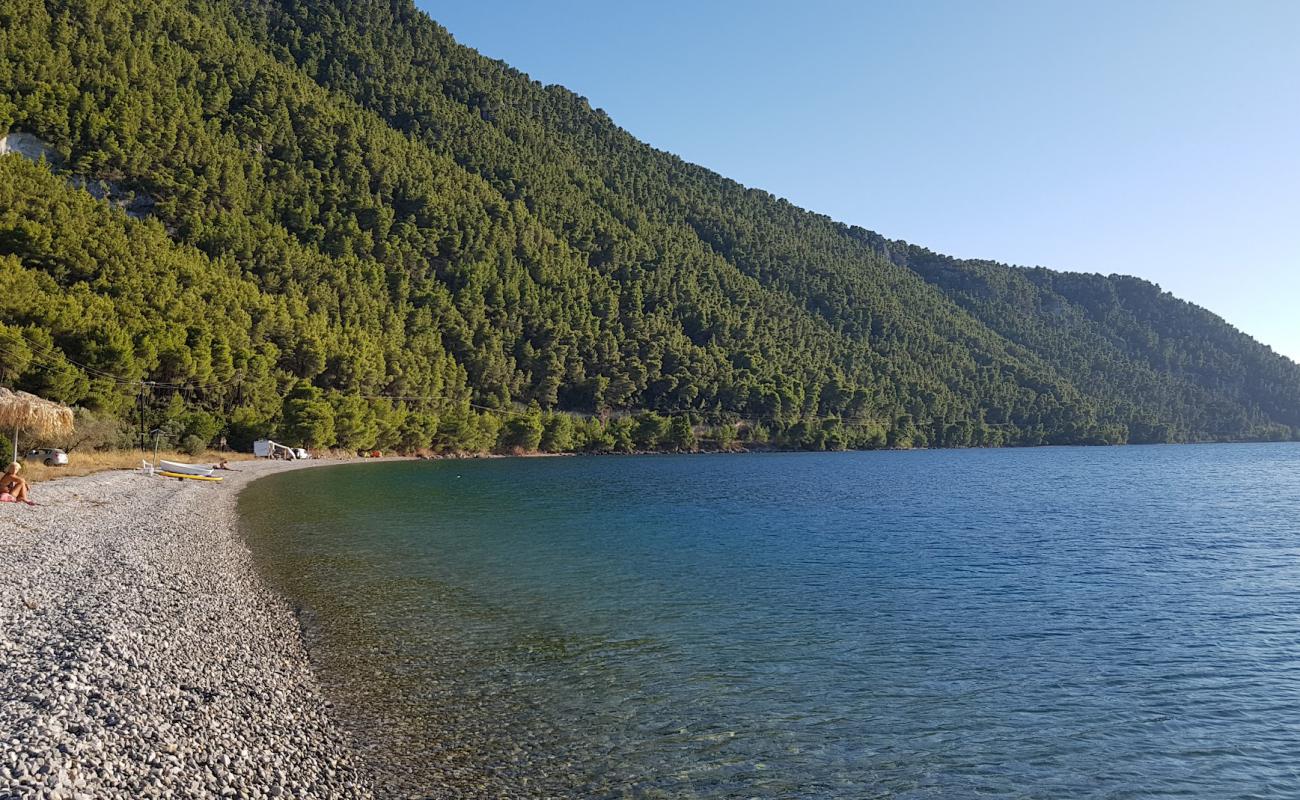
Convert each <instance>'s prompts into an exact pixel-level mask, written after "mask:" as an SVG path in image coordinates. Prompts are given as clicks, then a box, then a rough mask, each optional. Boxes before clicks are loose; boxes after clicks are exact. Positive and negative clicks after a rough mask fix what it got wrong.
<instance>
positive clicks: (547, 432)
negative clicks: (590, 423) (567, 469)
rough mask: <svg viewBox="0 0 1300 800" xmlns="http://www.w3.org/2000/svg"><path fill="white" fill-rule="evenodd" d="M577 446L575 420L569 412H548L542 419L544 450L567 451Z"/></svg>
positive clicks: (542, 445) (552, 451)
mask: <svg viewBox="0 0 1300 800" xmlns="http://www.w3.org/2000/svg"><path fill="white" fill-rule="evenodd" d="M574 446H575V439H574V431H573V420H572V419H571V418H570V417H569V415H567V414H548V415H546V417H545V418H544V419H543V421H542V440H541V442H540V443H539V447H541V449H542V451H543V452H547V453H566V452H568V451H570V450H572V449H574Z"/></svg>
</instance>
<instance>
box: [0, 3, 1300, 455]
mask: <svg viewBox="0 0 1300 800" xmlns="http://www.w3.org/2000/svg"><path fill="white" fill-rule="evenodd" d="M5 131H11V132H25V133H30V134H33V135H35V136H37V137H39V138H40V139H42V140H43V141H45V142H47V143H48V144H49V145H50V148H51V150H52V151H53V153H54V154H56V155H55V156H54V157H52V158H51V159H49V160H48V161H43V162H42V163H35V164H34V163H31V162H29V161H26V160H24V159H22V158H19V157H16V156H9V157H2V158H0V382H4V383H6V384H7V385H11V386H13V387H15V388H20V389H26V390H29V391H33V392H36V393H39V394H42V395H44V396H47V397H51V398H53V399H56V400H59V401H62V402H65V403H69V404H77V405H79V406H82V407H85V408H88V409H91V410H93V411H94V412H95V413H99V414H108V415H113V416H116V417H118V418H119V419H124V420H125V419H134V418H136V417H139V416H141V415H143V416H144V417H146V418H147V419H145V420H141V421H142V422H144V423H145V424H146V425H150V426H152V425H155V424H159V423H160V422H167V423H168V424H169V425H170V426H171V428H170V429H172V430H175V431H176V432H177V435H178V436H180V437H185V436H195V437H198V438H200V439H202V438H204V437H206V438H207V439H208V440H211V438H212V437H213V436H215V435H217V434H224V435H227V436H228V438H229V440H230V441H231V442H232V443H246V442H248V441H251V439H252V438H255V437H257V436H262V435H267V434H270V433H275V434H277V435H282V436H286V435H287V436H289V437H292V438H295V439H296V440H298V441H300V442H302V443H304V444H310V445H314V446H333V445H337V446H341V447H347V448H353V449H362V448H364V449H369V448H371V447H384V448H392V447H400V448H409V449H415V448H433V449H445V450H478V449H488V448H501V449H542V450H550V451H565V450H615V449H619V450H624V449H633V448H636V449H646V448H669V449H692V448H694V447H696V446H697V445H698V438H699V437H700V436H701V435H702V436H703V437H704V438H705V439H707V440H708V441H710V442H712V443H714V444H716V445H717V446H719V447H724V448H725V447H729V446H731V444H732V443H733V441H735V440H737V439H738V440H739V441H741V442H746V441H749V442H758V441H760V440H761V441H763V442H770V443H773V444H777V445H782V446H792V447H811V448H826V449H837V448H843V447H883V446H894V447H921V446H997V445H1033V444H1044V443H1055V444H1072V443H1098V444H1100V443H1119V442H1129V441H1132V442H1158V441H1196V440H1243V439H1291V438H1297V437H1300V368H1297V366H1296V365H1295V364H1294V363H1293V362H1291V361H1289V360H1288V359H1285V358H1283V357H1281V356H1279V355H1277V354H1275V353H1273V352H1272V351H1270V350H1269V349H1268V348H1267V347H1264V346H1263V345H1260V344H1259V343H1257V342H1255V341H1253V340H1251V339H1250V338H1249V337H1247V336H1245V335H1244V334H1242V333H1240V332H1238V331H1236V330H1235V329H1233V328H1232V327H1231V326H1229V325H1227V324H1226V323H1225V322H1223V320H1221V319H1219V318H1217V317H1215V316H1214V315H1212V314H1210V313H1209V312H1207V311H1205V310H1203V309H1200V308H1197V307H1195V306H1192V305H1190V304H1188V303H1184V302H1182V301H1180V300H1178V299H1176V298H1174V297H1172V296H1170V295H1169V294H1167V293H1164V292H1162V291H1160V289H1159V288H1158V287H1156V286H1154V285H1152V284H1150V283H1147V282H1145V281H1141V280H1138V279H1135V278H1128V277H1122V276H1102V275H1081V274H1071V273H1061V272H1052V271H1049V270H1045V269H1021V268H1016V267H1010V266H1006V265H1002V264H996V263H991V262H971V261H960V260H956V259H951V258H947V257H944V256H940V255H937V254H934V253H931V252H930V251H928V250H925V249H923V248H920V247H916V246H913V245H910V244H908V243H905V242H894V241H889V240H887V239H885V238H884V237H881V236H879V235H877V234H874V233H871V232H868V231H865V230H863V229H861V228H856V227H849V226H845V225H842V224H839V223H836V222H835V221H833V220H831V219H829V218H827V217H824V216H821V215H817V214H814V213H810V212H808V211H804V210H802V209H799V208H797V207H795V206H793V205H791V204H790V203H788V202H786V201H784V200H781V199H778V198H775V197H773V196H771V195H770V194H768V193H766V192H763V191H759V190H754V189H748V188H745V187H743V186H740V185H739V184H737V183H735V182H732V181H729V180H726V179H725V178H722V177H721V176H718V175H716V174H714V173H712V172H709V171H708V170H705V169H702V168H700V167H696V166H694V165H691V164H688V163H686V162H684V161H682V160H680V159H678V158H676V157H674V156H672V155H670V154H667V153H664V152H661V151H658V150H655V149H654V148H652V147H650V146H649V145H646V144H644V143H642V142H639V141H637V140H636V139H635V138H633V137H632V136H631V135H629V134H628V133H627V132H625V131H623V130H621V129H620V128H618V127H617V126H616V125H615V124H614V122H613V121H611V120H610V119H609V118H608V116H606V115H605V114H604V113H603V112H601V111H600V110H599V109H592V108H591V107H590V106H589V104H588V103H587V102H586V101H585V100H583V99H582V98H581V97H578V96H577V95H575V94H573V93H571V92H569V91H567V90H565V89H564V88H562V87H557V86H542V85H541V84H539V83H537V82H535V81H532V80H530V79H529V78H528V77H527V76H526V75H524V74H522V73H520V72H518V71H516V70H514V69H511V68H510V67H509V66H507V65H505V64H502V63H500V62H497V61H492V60H490V59H486V58H484V57H482V56H480V55H478V54H477V53H476V52H474V51H473V50H470V49H468V48H465V47H462V46H460V45H458V44H457V43H456V42H455V41H454V39H453V38H452V37H451V36H450V34H449V33H448V32H447V31H445V30H444V29H443V28H441V27H440V26H438V25H437V24H436V23H434V22H433V21H432V20H430V19H429V18H428V17H427V16H425V15H424V14H423V13H421V12H419V11H418V10H416V9H415V8H414V6H413V5H412V4H411V3H410V2H409V0H382V2H381V0H318V1H316V2H312V3H304V2H301V0H183V1H182V2H170V1H169V0H130V2H128V1H127V0H94V1H93V2H85V1H84V0H76V1H75V2H74V1H73V0H41V1H40V2H38V1H37V0H12V2H9V3H6V4H5V5H4V6H3V7H2V8H0V132H5ZM882 190H883V189H882Z"/></svg>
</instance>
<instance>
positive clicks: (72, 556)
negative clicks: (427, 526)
mask: <svg viewBox="0 0 1300 800" xmlns="http://www.w3.org/2000/svg"><path fill="white" fill-rule="evenodd" d="M308 465H310V464H308ZM295 466H302V465H285V464H282V463H270V462H256V463H249V462H240V463H239V464H237V469H238V472H234V473H231V474H230V475H229V476H227V480H226V481H225V482H224V483H222V484H220V485H211V484H204V485H196V483H195V482H187V481H163V480H159V479H157V478H150V477H147V476H144V475H140V474H137V473H130V472H111V473H100V474H97V475H90V476H86V477H81V478H69V479H64V480H58V481H52V482H47V483H42V484H39V485H37V486H36V487H35V490H36V492H37V496H38V499H39V500H40V502H42V503H43V505H41V506H39V507H35V508H32V507H27V506H23V507H21V508H19V507H3V508H0V550H2V551H3V552H4V553H5V558H4V559H0V663H3V668H0V732H3V735H4V737H5V738H4V739H0V800H10V798H18V797H22V798H26V797H47V798H62V800H87V799H88V798H94V800H104V799H108V800H116V799H117V798H139V797H212V796H225V797H236V796H237V797H244V798H265V797H283V796H286V795H289V796H295V797H311V798H318V797H319V798H370V797H373V796H374V792H373V791H372V790H371V788H370V786H371V784H372V779H371V777H370V774H369V772H368V769H367V767H366V764H365V763H364V762H363V760H362V759H361V758H360V756H359V755H358V753H359V751H358V750H357V749H356V748H355V747H354V745H353V744H352V742H351V740H350V738H349V735H348V733H347V732H346V731H345V730H344V729H343V728H342V727H341V726H340V724H339V722H338V721H337V720H336V719H334V718H333V717H332V716H331V710H332V706H331V705H327V702H326V701H325V699H324V698H323V697H322V695H321V690H320V686H319V684H318V682H317V680H316V678H315V676H314V675H313V674H312V672H311V669H310V662H309V660H308V656H307V652H306V648H305V646H304V644H303V641H302V634H301V630H300V628H299V625H298V622H297V620H296V619H295V617H294V614H293V610H292V609H291V608H290V607H289V605H288V604H287V603H286V602H285V601H284V600H283V599H282V598H280V597H279V596H277V595H276V594H274V593H273V592H272V591H271V590H270V589H269V588H268V587H267V586H266V585H265V583H264V582H263V581H262V580H261V578H260V577H259V576H258V574H257V571H256V569H255V567H254V565H253V561H252V557H251V554H250V553H249V551H248V548H247V546H246V545H245V543H244V541H243V539H242V538H241V534H240V530H239V526H238V524H237V519H236V516H235V512H236V508H235V498H236V495H237V492H238V490H239V488H241V487H242V486H243V485H245V484H246V483H247V482H248V481H249V480H251V479H254V478H256V477H257V476H259V475H263V474H266V473H268V472H273V471H277V470H280V469H284V468H293V467H295ZM105 497H111V498H114V502H113V503H111V504H110V503H105V502H103V500H102V498H105ZM448 796H454V792H452V793H450V794H449V795H448Z"/></svg>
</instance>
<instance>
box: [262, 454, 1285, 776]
mask: <svg viewBox="0 0 1300 800" xmlns="http://www.w3.org/2000/svg"><path fill="white" fill-rule="evenodd" d="M241 502H242V507H243V510H244V512H245V518H246V520H247V524H248V535H249V541H250V544H251V545H252V546H253V548H254V551H255V553H256V555H257V556H258V558H259V560H260V562H261V564H262V565H263V567H264V569H265V570H266V572H267V574H268V575H269V576H270V577H271V578H272V580H273V581H274V582H276V583H277V584H278V585H279V586H280V587H281V588H282V589H283V590H284V591H285V592H286V593H288V595H289V596H290V597H292V598H293V599H294V601H295V602H296V603H297V604H299V605H300V607H301V609H302V613H303V619H304V628H305V630H306V631H307V633H308V636H309V643H310V646H311V649H312V651H313V655H314V657H315V658H316V660H317V661H318V667H319V670H320V674H321V675H322V678H323V680H324V682H325V684H326V687H327V690H328V691H329V692H330V693H331V694H332V695H334V696H335V697H336V699H338V700H339V701H340V707H342V708H346V709H348V711H347V712H346V713H347V714H350V715H351V720H352V724H354V725H355V727H356V729H357V730H358V731H359V735H360V736H361V737H362V738H363V740H365V741H367V742H369V743H371V744H372V745H373V746H374V748H375V752H376V753H378V754H380V756H379V757H380V758H381V759H385V760H386V763H388V764H389V765H390V766H389V768H388V769H386V773H387V774H389V775H390V777H391V780H392V781H393V788H392V791H393V792H394V793H395V794H403V793H405V794H410V795H415V796H422V795H428V796H468V797H474V796H481V797H497V796H505V795H507V794H510V793H511V792H513V793H514V794H517V795H520V796H557V797H563V796H572V797H700V798H721V797H759V798H766V797H773V798H776V797H779V798H796V797H798V798H814V797H827V798H831V797H834V798H859V797H889V798H967V797H975V796H984V795H991V796H1001V797H1016V798H1062V797H1071V798H1101V797H1106V798H1121V797H1160V796H1170V797H1175V796H1177V797H1198V798H1205V797H1215V798H1219V797H1225V798H1226V797H1287V798H1295V797H1300V446H1292V445H1215V446H1186V447H1128V448H1105V449H1087V448H1047V449H1034V450H997V451H975V450H971V451H932V452H915V453H890V452H880V453H848V454H772V455H743V456H684V457H676V456H644V457H605V458H557V459H531V460H530V459H514V460H485V461H472V462H412V463H397V464H385V465H368V466H344V467H338V468H332V469H317V470H307V471H302V472H294V473H287V474H283V475H279V476H274V477H271V478H267V479H265V480H262V481H259V482H257V483H256V484H254V485H253V486H251V487H250V488H249V489H248V490H247V491H246V492H245V494H244V496H243V498H242V501H241ZM447 786H455V787H457V788H455V790H454V791H453V790H448V789H446V788H442V789H440V788H438V787H447Z"/></svg>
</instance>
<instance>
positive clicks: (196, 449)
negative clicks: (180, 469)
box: [181, 433, 208, 456]
mask: <svg viewBox="0 0 1300 800" xmlns="http://www.w3.org/2000/svg"><path fill="white" fill-rule="evenodd" d="M207 449H208V443H207V442H205V441H203V440H202V439H200V438H199V437H197V436H195V435H194V434H192V433H191V434H190V435H189V436H186V437H185V438H184V439H181V452H182V453H184V454H185V455H187V456H201V455H203V451H204V450H207Z"/></svg>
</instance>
